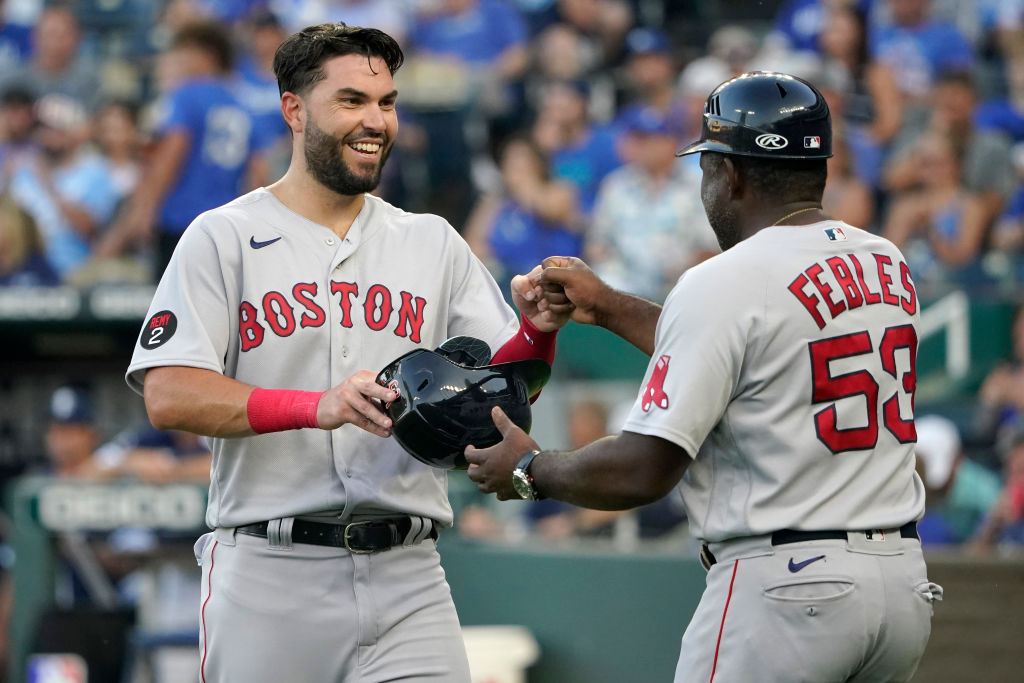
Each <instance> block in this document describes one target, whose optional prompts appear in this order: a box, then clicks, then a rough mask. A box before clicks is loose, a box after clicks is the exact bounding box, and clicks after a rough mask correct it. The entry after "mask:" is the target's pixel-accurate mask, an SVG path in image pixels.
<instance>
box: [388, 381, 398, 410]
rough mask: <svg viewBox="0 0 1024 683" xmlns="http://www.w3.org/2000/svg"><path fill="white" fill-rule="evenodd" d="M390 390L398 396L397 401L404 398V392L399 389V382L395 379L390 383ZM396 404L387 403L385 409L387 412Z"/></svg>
mask: <svg viewBox="0 0 1024 683" xmlns="http://www.w3.org/2000/svg"><path fill="white" fill-rule="evenodd" d="M388 389H390V390H391V391H393V392H395V396H396V398H395V400H396V401H397V400H398V399H399V398H401V397H402V390H401V389H399V388H398V380H394V379H393V380H391V381H390V382H388ZM394 402H395V401H388V402H387V403H385V404H384V409H385V410H387V409H388V408H390V407H391V404H392V403H394Z"/></svg>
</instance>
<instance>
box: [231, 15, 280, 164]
mask: <svg viewBox="0 0 1024 683" xmlns="http://www.w3.org/2000/svg"><path fill="white" fill-rule="evenodd" d="M242 29H243V31H244V35H245V41H244V45H245V47H246V51H245V52H244V53H243V54H242V55H241V57H240V58H239V60H238V66H237V67H236V68H235V72H234V75H233V83H232V88H231V89H232V91H233V92H234V94H235V97H237V98H238V101H239V102H240V103H241V104H242V105H243V106H245V108H246V109H247V110H248V111H249V116H250V117H251V118H252V126H253V136H254V138H255V139H256V145H257V147H258V148H259V149H261V150H265V153H266V154H267V158H268V165H269V166H270V169H269V174H270V175H269V178H270V179H276V178H278V177H280V176H281V175H282V174H283V173H284V171H285V169H287V167H288V160H289V158H290V157H291V151H292V146H291V133H290V132H289V130H288V126H287V125H285V122H284V118H283V117H282V116H281V93H280V92H278V89H277V77H276V76H274V53H275V52H277V47H278V46H279V45H280V44H281V42H282V41H284V39H285V38H287V37H288V34H287V33H286V32H285V29H284V26H282V25H281V22H280V20H279V19H278V18H277V16H276V15H274V14H273V13H272V12H270V11H269V10H266V9H259V10H256V11H255V12H253V13H252V14H251V15H249V17H247V18H246V21H245V23H244V24H243V26H242Z"/></svg>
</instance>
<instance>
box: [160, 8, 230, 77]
mask: <svg viewBox="0 0 1024 683" xmlns="http://www.w3.org/2000/svg"><path fill="white" fill-rule="evenodd" d="M193 47H194V48H197V49H199V50H202V51H204V52H206V53H207V54H208V55H210V56H211V57H213V58H214V60H215V61H216V62H217V66H218V67H219V68H220V70H221V71H223V72H227V71H230V70H231V65H232V64H233V63H234V61H235V49H234V46H232V44H231V34H230V33H228V29H227V27H226V26H224V24H221V23H220V22H217V21H209V20H198V21H190V22H188V23H187V24H185V25H184V26H182V27H181V28H180V29H178V31H177V33H175V34H174V38H173V39H172V40H171V48H172V49H178V48H193Z"/></svg>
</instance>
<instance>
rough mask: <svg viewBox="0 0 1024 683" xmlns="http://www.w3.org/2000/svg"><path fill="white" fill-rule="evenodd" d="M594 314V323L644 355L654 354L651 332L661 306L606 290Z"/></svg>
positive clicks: (654, 326) (629, 295)
mask: <svg viewBox="0 0 1024 683" xmlns="http://www.w3.org/2000/svg"><path fill="white" fill-rule="evenodd" d="M609 291H610V292H611V295H610V296H608V297H606V298H604V299H602V300H601V301H600V302H599V303H598V306H597V310H596V311H595V312H594V317H595V320H596V323H597V324H598V325H600V326H601V327H603V328H605V329H606V330H608V331H609V332H612V333H614V334H616V335H618V336H620V337H622V338H623V339H625V340H626V341H628V342H629V343H630V344H632V345H633V346H635V347H637V348H638V349H640V350H641V351H643V352H644V353H646V354H647V355H648V356H650V355H653V354H654V332H655V330H656V329H657V327H658V318H659V317H660V316H661V306H659V305H658V304H656V303H654V302H653V301H648V300H647V299H641V298H640V297H638V296H633V295H632V294H627V293H625V292H619V291H616V290H609Z"/></svg>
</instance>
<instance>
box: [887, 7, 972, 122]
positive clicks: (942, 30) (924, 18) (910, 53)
mask: <svg viewBox="0 0 1024 683" xmlns="http://www.w3.org/2000/svg"><path fill="white" fill-rule="evenodd" d="M888 3H889V9H890V10H891V13H892V21H891V23H888V24H881V25H877V26H875V27H873V30H872V32H871V35H870V37H869V49H870V52H871V56H872V57H873V58H874V59H877V60H879V61H881V62H882V63H884V64H886V65H887V66H888V67H889V68H890V69H891V70H892V72H893V74H894V75H895V77H896V83H897V85H898V86H899V89H900V92H901V93H902V94H903V96H904V98H905V99H906V100H907V101H908V102H910V103H914V104H921V103H923V102H924V101H925V100H926V99H927V97H928V95H929V93H930V92H931V89H932V86H933V85H934V84H935V82H936V80H937V79H938V77H939V76H940V75H941V74H942V73H944V72H949V71H968V70H970V69H971V67H972V66H973V65H974V52H973V50H972V48H971V45H970V43H969V42H968V41H967V39H966V38H965V37H964V36H963V34H962V33H960V31H959V30H957V28H956V26H954V25H953V24H950V23H947V22H943V21H938V20H935V19H933V18H932V16H931V0H888Z"/></svg>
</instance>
